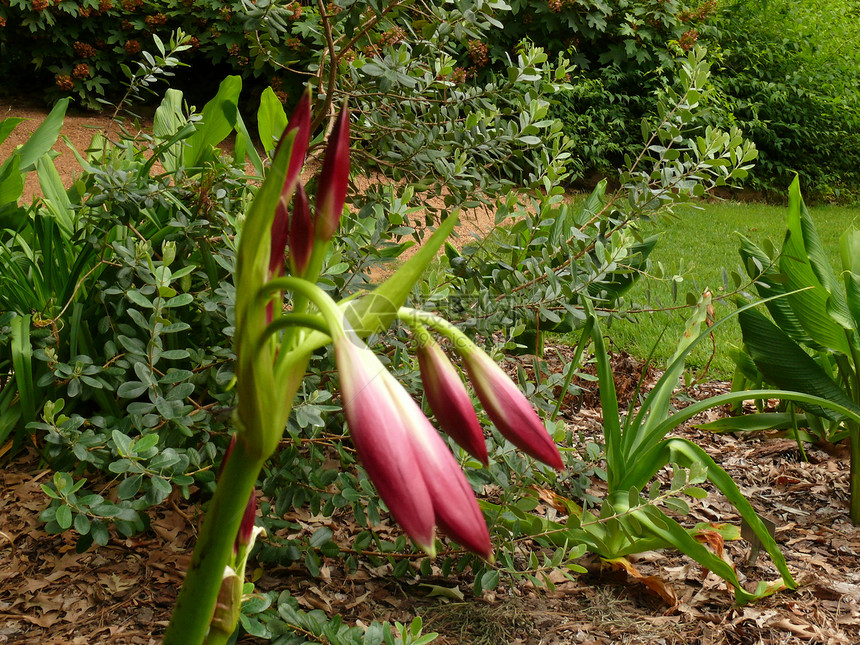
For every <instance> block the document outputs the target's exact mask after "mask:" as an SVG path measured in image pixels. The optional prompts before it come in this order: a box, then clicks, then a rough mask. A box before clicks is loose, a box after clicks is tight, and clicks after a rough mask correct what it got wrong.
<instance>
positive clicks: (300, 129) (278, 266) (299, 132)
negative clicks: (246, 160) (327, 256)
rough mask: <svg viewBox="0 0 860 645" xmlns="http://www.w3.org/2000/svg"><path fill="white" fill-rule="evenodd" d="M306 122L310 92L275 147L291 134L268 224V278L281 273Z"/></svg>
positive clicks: (307, 127)
mask: <svg viewBox="0 0 860 645" xmlns="http://www.w3.org/2000/svg"><path fill="white" fill-rule="evenodd" d="M310 120H311V95H310V90H308V91H306V92H305V93H304V94H302V98H301V100H300V101H299V104H298V105H297V106H296V109H295V111H294V112H293V115H292V116H291V117H290V121H289V123H288V124H287V128H286V130H284V134H283V136H282V137H281V140H280V141H279V142H278V147H279V148H280V146H281V145H282V144H283V142H284V141H286V139H287V138H288V136H289V135H290V133H292V132H295V138H294V139H293V144H292V145H293V147H292V149H291V150H290V163H289V165H288V166H287V175H286V177H285V179H284V186H283V188H282V189H281V198H280V199H279V200H278V205H277V206H276V207H275V219H274V220H273V221H272V231H271V235H272V244H271V248H270V250H269V279H271V278H276V277H279V276H282V275H283V274H284V270H285V267H284V250H285V249H286V247H287V239H288V237H289V230H290V213H289V209H288V205H289V202H290V199H291V198H292V196H293V192H294V191H295V190H296V186H297V185H298V183H299V177H300V175H301V171H302V167H303V166H304V165H305V155H306V154H307V151H308V140H309V139H310V126H311V122H310ZM276 154H277V153H276Z"/></svg>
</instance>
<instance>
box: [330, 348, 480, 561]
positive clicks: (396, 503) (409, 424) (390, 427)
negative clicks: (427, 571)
mask: <svg viewBox="0 0 860 645" xmlns="http://www.w3.org/2000/svg"><path fill="white" fill-rule="evenodd" d="M335 356H336V359H337V365H338V371H339V372H340V376H341V389H342V391H343V407H344V412H345V414H346V419H347V423H348V424H349V427H350V432H351V434H352V439H353V443H354V444H355V447H356V450H357V451H358V456H359V458H360V459H361V462H362V464H363V465H364V468H365V470H366V471H367V473H368V475H369V476H370V478H371V479H372V480H373V482H374V484H376V488H377V490H378V491H379V495H380V497H382V499H383V500H384V501H385V503H386V505H387V506H388V508H389V510H390V511H391V514H392V515H393V516H394V519H395V520H397V522H398V523H399V524H400V526H401V527H403V530H405V531H406V533H407V534H409V536H410V537H411V538H412V540H413V541H414V542H415V543H416V544H417V545H419V546H420V547H422V548H424V549H425V550H426V551H428V552H429V553H432V544H433V527H434V524H436V523H438V524H439V525H440V526H442V527H443V528H444V530H445V532H446V533H448V535H449V536H450V537H451V538H453V539H454V540H455V541H457V542H458V543H459V544H461V545H462V546H464V547H465V548H467V549H469V550H470V551H473V552H475V553H477V554H479V555H481V556H482V557H485V558H488V559H489V558H490V557H491V555H492V546H491V543H490V534H489V531H488V530H487V525H486V523H485V522H484V517H483V515H482V514H481V510H480V508H479V507H478V503H477V501H476V500H475V495H474V493H473V492H472V489H471V488H470V487H469V484H468V482H467V481H466V477H465V475H464V474H463V471H462V470H460V467H459V465H458V464H457V460H456V459H455V458H454V456H453V455H452V454H451V452H450V451H449V450H448V447H447V446H446V445H445V442H444V441H442V438H441V437H440V436H439V435H438V433H437V432H436V431H435V430H434V429H433V426H432V425H430V422H429V421H428V420H427V417H425V416H424V414H423V413H422V412H421V409H420V408H419V407H418V405H417V404H416V403H415V401H413V400H412V398H411V397H410V396H409V394H408V393H407V392H406V390H404V389H403V386H402V385H400V383H398V382H397V381H396V380H395V379H394V377H393V376H391V374H389V373H388V371H387V370H386V369H385V367H383V365H382V364H381V363H380V362H379V360H378V359H377V358H376V356H374V354H373V353H372V352H371V351H370V350H369V349H367V347H366V346H364V344H363V343H362V342H361V341H360V340H359V339H358V338H357V337H356V336H354V335H352V334H350V335H349V336H347V337H342V338H340V339H337V340H335Z"/></svg>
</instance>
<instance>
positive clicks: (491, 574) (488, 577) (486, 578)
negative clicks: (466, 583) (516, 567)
mask: <svg viewBox="0 0 860 645" xmlns="http://www.w3.org/2000/svg"><path fill="white" fill-rule="evenodd" d="M498 586H499V572H498V570H497V569H491V570H490V571H486V572H484V575H482V576H481V588H483V589H484V590H486V591H492V590H493V589H495V588H496V587H498Z"/></svg>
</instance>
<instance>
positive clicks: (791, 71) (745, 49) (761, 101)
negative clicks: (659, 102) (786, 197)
mask: <svg viewBox="0 0 860 645" xmlns="http://www.w3.org/2000/svg"><path fill="white" fill-rule="evenodd" d="M858 24H860V5H858V3H857V2H843V1H841V0H824V1H823V2H816V3H797V2H791V1H789V0H770V1H768V2H763V1H755V2H748V1H744V2H737V1H733V2H729V3H726V4H725V5H724V6H723V7H722V8H721V11H720V13H719V14H718V15H717V16H716V18H715V25H716V29H715V31H714V36H713V39H712V40H713V45H712V46H711V49H712V50H713V51H714V57H715V61H716V66H717V68H718V72H717V73H716V74H715V76H714V83H715V85H716V86H717V87H718V88H719V90H720V92H721V93H722V94H723V96H724V106H723V109H722V114H721V116H719V117H718V120H719V121H720V122H721V123H735V124H737V125H738V126H740V127H741V128H742V129H743V130H744V131H745V132H746V133H747V135H748V136H749V137H750V138H751V139H752V140H753V141H754V142H755V143H756V146H757V147H758V149H759V153H760V156H759V168H758V171H757V173H756V175H755V176H754V180H755V181H756V183H757V185H758V186H760V187H761V188H763V189H766V190H777V191H780V192H782V191H783V190H784V189H785V187H786V186H787V185H788V184H789V183H790V182H791V180H792V178H793V177H794V175H795V173H797V174H798V175H799V176H800V178H801V180H802V181H803V183H804V185H805V186H806V187H807V190H808V191H811V192H812V193H813V194H814V195H817V196H822V197H825V198H829V197H838V196H839V192H840V191H844V190H846V189H848V190H849V191H851V192H854V193H855V194H856V186H857V183H858V181H860V171H858V168H860V54H858V48H857V42H858V36H857V33H858V32H857V27H858Z"/></svg>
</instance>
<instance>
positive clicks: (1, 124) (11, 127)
mask: <svg viewBox="0 0 860 645" xmlns="http://www.w3.org/2000/svg"><path fill="white" fill-rule="evenodd" d="M22 121H26V119H23V118H21V117H17V116H15V117H12V116H10V117H9V118H7V119H3V120H2V121H0V143H3V142H4V141H6V139H7V138H8V137H9V135H10V134H12V132H14V131H15V128H17V127H18V124H19V123H21V122H22Z"/></svg>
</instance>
